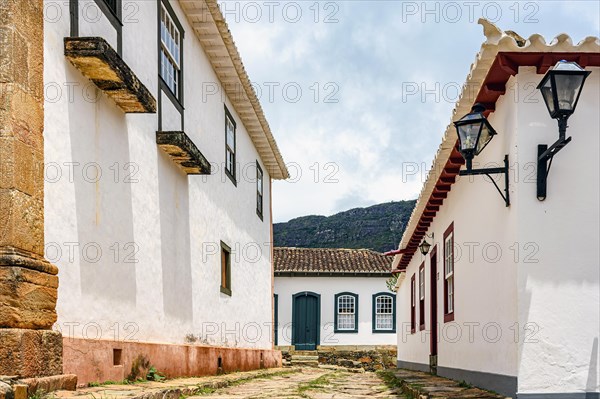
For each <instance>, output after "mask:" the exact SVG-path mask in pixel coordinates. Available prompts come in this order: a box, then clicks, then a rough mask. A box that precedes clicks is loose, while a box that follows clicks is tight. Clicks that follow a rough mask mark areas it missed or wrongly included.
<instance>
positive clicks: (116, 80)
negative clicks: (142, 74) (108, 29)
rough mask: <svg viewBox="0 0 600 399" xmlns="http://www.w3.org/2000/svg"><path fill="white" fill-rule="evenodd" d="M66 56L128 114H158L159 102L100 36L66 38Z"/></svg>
mask: <svg viewBox="0 0 600 399" xmlns="http://www.w3.org/2000/svg"><path fill="white" fill-rule="evenodd" d="M64 44H65V56H66V57H67V59H68V60H69V61H70V62H71V63H72V64H73V65H74V66H75V67H76V68H77V69H79V70H80V71H81V73H82V74H83V75H84V76H85V77H87V78H88V79H90V80H91V81H92V82H93V83H94V84H95V85H96V86H97V87H98V88H99V89H100V90H102V91H104V93H106V95H108V96H109V97H110V98H112V99H113V100H114V101H115V103H117V105H118V106H119V107H120V108H121V109H122V110H123V112H125V113H156V100H155V99H154V97H153V96H152V94H151V93H150V91H149V90H148V89H147V88H146V86H144V84H143V83H142V82H141V81H140V80H139V79H138V77H137V76H136V75H135V74H134V73H133V71H132V70H131V69H130V68H129V66H127V64H126V63H125V62H124V61H123V59H122V58H121V57H120V56H119V54H118V53H117V52H116V51H115V50H114V49H113V48H112V47H111V45H110V44H108V43H107V42H106V40H104V39H103V38H101V37H65V39H64Z"/></svg>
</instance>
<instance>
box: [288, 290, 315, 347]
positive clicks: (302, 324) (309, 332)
mask: <svg viewBox="0 0 600 399" xmlns="http://www.w3.org/2000/svg"><path fill="white" fill-rule="evenodd" d="M292 313H293V315H292V319H293V328H292V345H294V346H295V347H296V350H305V351H312V350H316V349H317V345H319V338H320V337H319V335H320V332H319V324H320V319H321V298H320V295H319V294H315V293H314V292H301V293H299V294H296V295H294V297H293V305H292Z"/></svg>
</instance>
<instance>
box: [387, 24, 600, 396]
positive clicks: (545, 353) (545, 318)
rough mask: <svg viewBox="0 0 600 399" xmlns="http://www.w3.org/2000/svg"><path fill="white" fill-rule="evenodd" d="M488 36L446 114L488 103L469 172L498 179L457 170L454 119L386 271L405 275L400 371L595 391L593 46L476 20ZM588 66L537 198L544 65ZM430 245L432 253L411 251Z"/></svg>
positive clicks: (598, 271)
mask: <svg viewBox="0 0 600 399" xmlns="http://www.w3.org/2000/svg"><path fill="white" fill-rule="evenodd" d="M480 23H481V24H482V25H483V27H484V33H485V36H486V38H487V40H486V41H485V42H484V43H483V45H482V47H481V51H480V52H479V54H478V56H477V59H476V60H475V62H474V64H473V66H472V68H471V72H470V74H469V76H468V78H467V81H466V83H465V86H464V91H463V94H462V96H461V98H460V99H459V101H458V103H457V104H456V108H455V111H454V114H453V116H452V120H453V121H456V120H458V119H459V118H461V117H462V116H463V115H465V114H467V113H469V112H470V110H471V107H472V106H473V104H475V103H484V104H485V105H486V107H487V109H488V110H491V113H489V114H488V116H487V118H488V121H489V123H490V124H491V126H493V128H494V129H495V131H496V132H497V133H498V134H497V136H495V138H494V139H493V140H492V141H491V142H490V143H489V145H488V146H487V147H485V149H484V150H483V151H482V152H481V154H480V155H479V156H477V157H475V159H474V161H473V162H474V165H473V167H474V168H482V167H490V166H499V165H502V162H503V159H504V157H505V155H506V154H507V155H508V164H509V170H508V194H509V196H510V206H505V205H506V204H505V201H504V199H503V198H502V197H501V196H500V195H499V193H502V194H503V195H504V194H505V193H504V184H505V182H504V178H503V176H501V175H496V174H494V175H491V177H492V178H494V179H495V181H496V184H497V185H498V190H496V189H495V188H494V186H493V185H492V184H491V182H490V181H489V179H487V178H485V176H459V171H462V172H464V171H465V166H464V163H465V161H464V159H463V157H462V155H461V154H460V153H459V152H458V151H457V133H456V129H455V127H454V126H453V125H452V124H451V125H450V126H448V128H447V130H446V131H445V133H444V136H443V141H442V143H441V145H440V147H439V150H438V153H437V155H436V157H435V160H434V163H433V168H432V170H431V172H430V174H429V176H428V178H427V180H426V182H425V184H424V187H423V190H422V192H421V194H420V196H419V199H418V202H417V204H416V208H415V210H414V212H413V214H412V217H411V219H410V222H409V224H408V226H407V229H406V231H405V233H404V236H403V238H402V240H401V242H400V246H399V250H398V254H397V255H396V256H395V258H394V263H393V266H394V268H395V270H396V272H398V273H400V278H399V283H398V284H397V300H398V366H399V367H403V368H411V369H420V370H425V371H430V370H431V371H434V372H435V371H437V374H438V375H441V376H446V377H450V378H454V379H457V380H465V381H467V382H470V383H472V384H474V385H478V386H481V387H484V388H488V389H492V390H494V391H497V392H500V393H503V394H506V395H510V396H512V397H518V398H561V399H565V398H598V397H599V393H598V392H599V370H600V368H599V364H600V357H599V350H598V337H599V331H600V309H599V308H600V284H599V279H600V267H599V265H600V254H599V247H598V242H600V236H599V229H598V226H599V222H600V217H599V208H600V200H599V182H600V162H599V159H600V157H599V156H598V148H599V146H600V141H599V134H598V132H599V131H600V116H599V115H600V114H599V112H598V110H599V109H600V68H599V66H600V41H599V39H598V38H596V37H588V38H586V39H585V40H583V41H581V42H580V43H578V44H574V43H573V42H572V40H571V38H570V37H569V36H567V35H564V34H563V35H560V36H558V37H556V38H555V39H554V40H552V41H551V42H550V43H546V42H545V40H544V39H543V38H542V37H541V36H539V35H533V36H531V37H529V39H527V40H525V39H522V38H520V37H518V36H516V35H514V34H513V33H509V32H503V31H501V30H500V29H498V28H497V27H495V26H494V25H492V24H491V23H489V22H487V21H485V20H482V21H480ZM561 60H566V61H574V62H577V63H578V64H579V65H581V66H582V67H584V68H585V70H586V71H589V72H591V74H590V75H589V77H588V78H587V80H586V81H585V85H584V86H583V91H582V92H581V97H580V98H579V103H578V105H577V108H576V110H575V112H574V113H573V115H572V116H571V117H570V119H569V121H568V122H569V126H568V129H567V136H571V137H572V141H571V142H570V143H568V145H566V146H565V147H564V148H563V149H562V150H561V151H560V153H557V154H556V155H555V159H554V160H553V163H552V168H551V169H550V171H549V174H548V179H547V196H546V198H545V200H543V201H541V200H539V199H538V196H540V197H542V195H540V194H538V191H537V186H538V184H536V182H537V180H538V178H537V170H538V169H539V170H543V169H541V168H538V145H540V144H548V145H551V144H552V143H553V142H555V141H556V139H557V137H558V127H557V123H556V122H555V121H554V120H553V119H551V117H550V115H549V113H548V110H547V108H546V105H545V103H544V101H543V99H542V96H541V94H540V91H539V90H537V89H536V87H537V86H538V84H539V83H540V81H541V80H542V78H543V77H544V74H545V73H546V71H547V70H548V68H549V67H552V66H554V65H555V64H556V63H557V62H559V61H561ZM423 240H426V241H427V242H428V243H430V244H432V247H431V249H430V250H429V252H428V254H427V255H425V256H424V255H422V253H421V251H419V248H418V246H419V245H420V243H421V242H422V241H423Z"/></svg>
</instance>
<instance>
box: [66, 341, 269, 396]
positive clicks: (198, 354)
mask: <svg viewBox="0 0 600 399" xmlns="http://www.w3.org/2000/svg"><path fill="white" fill-rule="evenodd" d="M63 346H64V351H63V364H64V366H63V371H64V373H65V374H77V377H78V384H79V386H84V385H87V384H89V383H90V382H106V381H123V380H124V379H126V378H127V377H128V376H129V375H130V374H131V372H132V368H135V367H136V366H140V365H142V366H143V364H144V363H145V365H146V367H147V366H149V365H151V366H154V367H155V368H156V370H158V371H159V372H160V373H161V374H163V375H164V376H165V377H167V378H176V377H198V376H205V375H216V374H220V373H229V372H235V371H250V370H256V369H261V368H276V367H281V352H280V351H277V350H271V349H242V348H224V347H211V346H200V345H171V344H158V343H148V342H121V341H109V340H91V339H78V338H63ZM219 359H220V360H219ZM142 368H143V367H142Z"/></svg>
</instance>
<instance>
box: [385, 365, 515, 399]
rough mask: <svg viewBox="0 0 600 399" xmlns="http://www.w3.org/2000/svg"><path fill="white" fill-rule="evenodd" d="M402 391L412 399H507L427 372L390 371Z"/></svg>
mask: <svg viewBox="0 0 600 399" xmlns="http://www.w3.org/2000/svg"><path fill="white" fill-rule="evenodd" d="M392 373H393V374H394V376H395V378H397V379H398V380H399V381H400V388H401V389H402V392H403V393H404V394H406V395H407V396H408V397H409V398H413V399H509V398H507V397H505V396H502V395H499V394H496V393H494V392H489V391H485V390H483V389H479V388H476V387H472V386H468V387H461V386H460V384H459V383H458V382H457V381H454V380H450V379H448V378H443V377H438V376H435V375H431V374H428V373H423V372H418V371H410V370H403V369H399V370H397V371H395V372H392Z"/></svg>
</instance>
